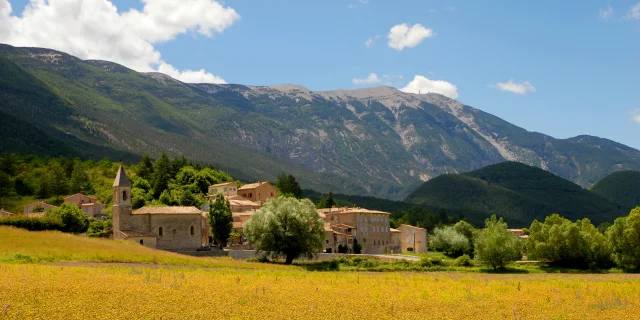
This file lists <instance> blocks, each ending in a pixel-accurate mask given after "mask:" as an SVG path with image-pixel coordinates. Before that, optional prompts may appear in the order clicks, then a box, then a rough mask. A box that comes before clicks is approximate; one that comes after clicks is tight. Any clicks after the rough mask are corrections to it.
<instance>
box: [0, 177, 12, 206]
mask: <svg viewBox="0 0 640 320" xmlns="http://www.w3.org/2000/svg"><path fill="white" fill-rule="evenodd" d="M12 192H13V180H12V179H11V176H10V175H9V174H7V173H5V172H4V171H0V209H1V208H2V199H3V198H5V197H7V196H9V195H10V194H11V193H12Z"/></svg>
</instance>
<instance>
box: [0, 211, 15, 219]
mask: <svg viewBox="0 0 640 320" xmlns="http://www.w3.org/2000/svg"><path fill="white" fill-rule="evenodd" d="M12 215H13V213H11V212H9V211H4V210H3V209H0V218H8V217H10V216H12Z"/></svg>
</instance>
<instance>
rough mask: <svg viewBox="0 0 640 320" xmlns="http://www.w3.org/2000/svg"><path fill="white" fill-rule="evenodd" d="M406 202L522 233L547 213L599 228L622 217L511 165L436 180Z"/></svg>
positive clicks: (596, 200)
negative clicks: (501, 222)
mask: <svg viewBox="0 0 640 320" xmlns="http://www.w3.org/2000/svg"><path fill="white" fill-rule="evenodd" d="M406 201H407V202H411V203H414V204H419V205H431V206H436V207H441V208H445V209H455V210H471V211H474V212H475V214H473V215H465V217H466V218H467V219H468V220H469V221H471V222H474V223H476V224H477V221H479V220H484V219H485V218H487V217H489V216H490V215H491V214H496V215H498V216H502V217H504V219H505V221H507V222H508V223H509V225H511V226H517V227H526V226H528V225H529V224H530V223H531V221H533V220H534V219H538V220H542V219H544V217H546V216H548V215H549V214H551V213H558V214H560V215H561V216H564V217H566V218H568V219H572V220H576V219H582V218H589V219H591V221H593V222H594V223H595V224H599V223H601V222H605V221H608V222H612V221H613V220H614V219H615V218H616V217H618V216H622V215H624V214H625V212H626V211H627V210H626V209H625V208H622V207H621V206H620V205H618V204H615V203H613V202H611V201H609V200H607V199H605V198H603V197H601V196H599V195H597V194H594V193H591V192H589V191H588V190H585V189H583V188H581V187H580V186H578V185H576V184H574V183H572V182H570V181H567V180H565V179H562V178H559V177H556V176H554V175H553V174H551V173H549V172H547V171H544V170H542V169H540V168H536V167H532V166H528V165H525V164H521V163H517V162H504V163H500V164H495V165H491V166H488V167H485V168H482V169H480V170H476V171H472V172H468V173H465V174H450V175H442V176H439V177H437V178H435V179H433V180H430V181H428V182H426V183H424V184H423V185H422V186H420V187H419V188H418V189H416V190H415V191H414V192H413V193H412V194H411V195H409V197H407V199H406ZM478 213H481V214H480V215H478Z"/></svg>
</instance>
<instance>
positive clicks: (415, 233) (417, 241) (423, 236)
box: [398, 224, 427, 253]
mask: <svg viewBox="0 0 640 320" xmlns="http://www.w3.org/2000/svg"><path fill="white" fill-rule="evenodd" d="M398 230H399V231H400V238H401V242H402V251H410V252H416V253H424V252H427V229H424V228H418V227H414V226H410V225H408V224H402V225H400V227H399V228H398Z"/></svg>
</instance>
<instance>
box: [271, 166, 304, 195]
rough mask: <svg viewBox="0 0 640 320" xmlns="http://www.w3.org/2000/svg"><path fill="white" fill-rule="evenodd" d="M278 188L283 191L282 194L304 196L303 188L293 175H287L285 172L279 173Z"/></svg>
mask: <svg viewBox="0 0 640 320" xmlns="http://www.w3.org/2000/svg"><path fill="white" fill-rule="evenodd" d="M276 188H278V190H280V192H282V195H292V196H293V197H295V198H298V199H300V198H302V188H300V184H299V183H298V181H296V178H295V177H294V176H292V175H286V174H285V173H284V172H282V173H280V175H278V178H277V179H276Z"/></svg>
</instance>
